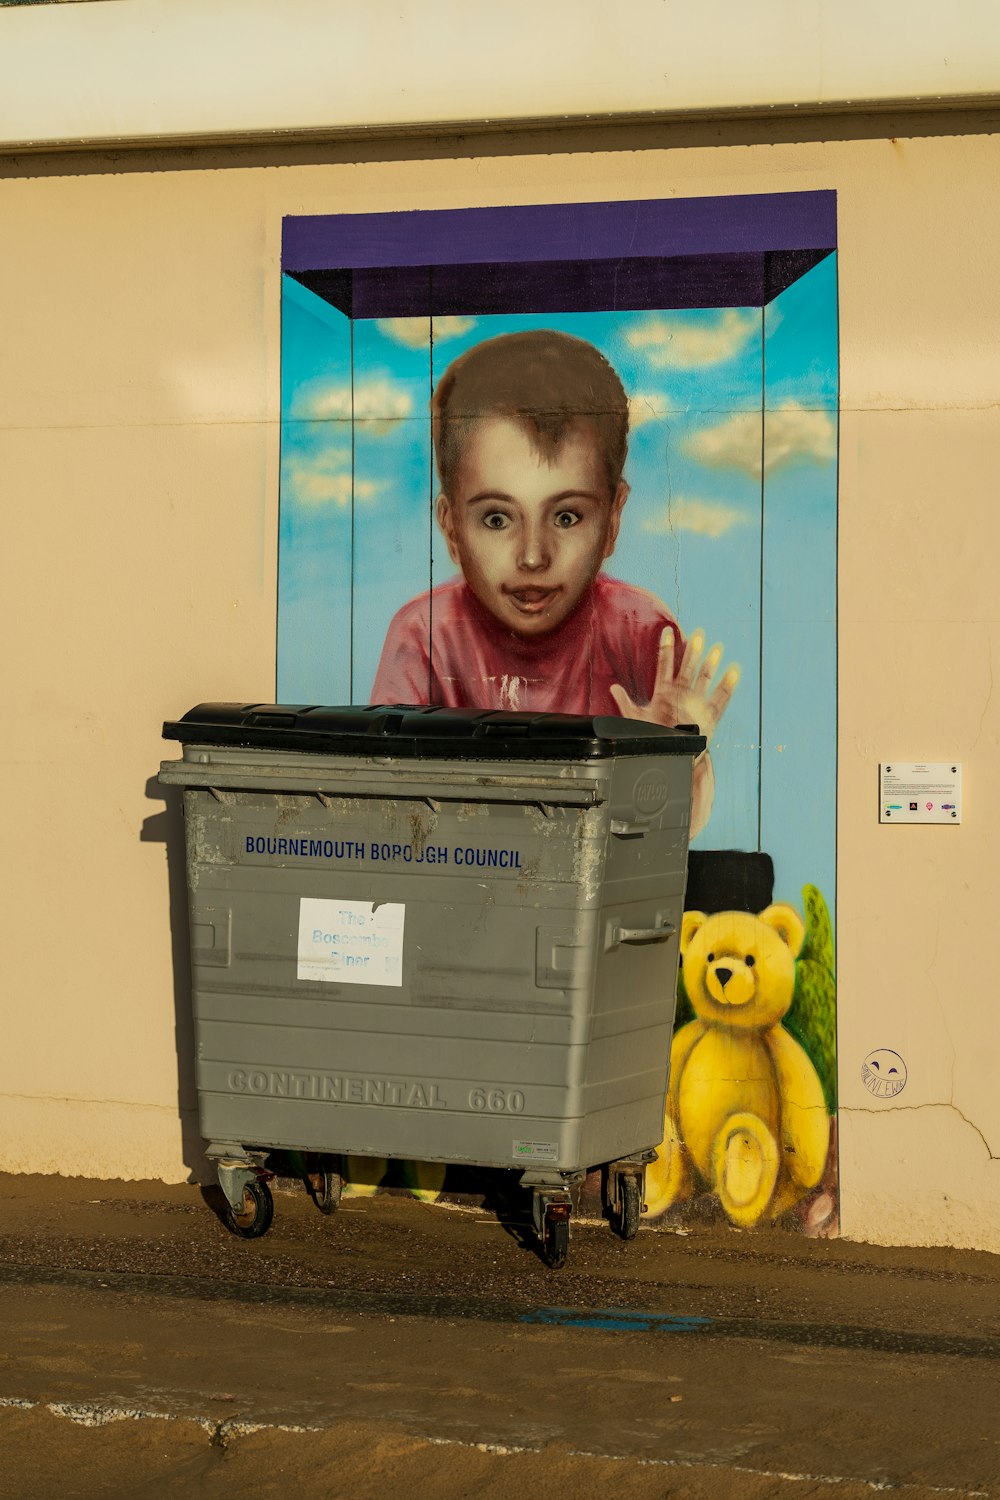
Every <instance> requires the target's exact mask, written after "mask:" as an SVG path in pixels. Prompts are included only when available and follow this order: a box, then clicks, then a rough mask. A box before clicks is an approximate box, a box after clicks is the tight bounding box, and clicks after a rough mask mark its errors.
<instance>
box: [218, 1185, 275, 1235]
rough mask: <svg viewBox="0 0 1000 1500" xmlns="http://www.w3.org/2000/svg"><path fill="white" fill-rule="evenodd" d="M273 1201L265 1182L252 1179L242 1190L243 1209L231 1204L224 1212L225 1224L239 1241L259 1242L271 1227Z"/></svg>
mask: <svg viewBox="0 0 1000 1500" xmlns="http://www.w3.org/2000/svg"><path fill="white" fill-rule="evenodd" d="M273 1218H274V1199H273V1198H272V1197H271V1189H270V1188H269V1187H268V1185H267V1183H266V1182H261V1181H260V1179H259V1178H257V1177H254V1178H253V1179H252V1180H251V1181H250V1182H248V1183H247V1184H246V1186H245V1187H244V1189H243V1207H242V1208H241V1209H239V1210H237V1209H235V1208H233V1206H232V1204H230V1205H229V1207H228V1208H227V1210H226V1223H227V1224H228V1226H229V1228H230V1229H231V1230H232V1232H233V1234H237V1235H239V1237H240V1239H241V1240H259V1239H260V1237H261V1235H262V1234H266V1233H267V1231H268V1230H269V1229H270V1227H271V1220H272V1219H273Z"/></svg>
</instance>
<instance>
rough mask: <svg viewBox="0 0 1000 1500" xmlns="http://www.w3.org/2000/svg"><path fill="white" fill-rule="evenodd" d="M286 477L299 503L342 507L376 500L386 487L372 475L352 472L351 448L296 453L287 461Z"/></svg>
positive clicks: (286, 481) (284, 478) (284, 479)
mask: <svg viewBox="0 0 1000 1500" xmlns="http://www.w3.org/2000/svg"><path fill="white" fill-rule="evenodd" d="M283 481H284V485H285V487H286V488H287V489H288V490H289V491H290V493H291V495H292V496H293V497H294V499H295V500H296V502H297V503H298V504H300V505H312V506H325V505H335V506H337V507H338V508H340V509H341V510H343V509H344V508H346V507H347V506H348V505H350V503H351V497H352V495H353V497H354V499H355V500H356V501H362V502H364V501H366V500H374V499H375V497H376V495H378V494H380V493H381V491H382V490H384V489H385V485H384V484H379V483H377V482H376V481H375V480H373V479H357V478H354V477H353V476H352V475H351V450H350V448H342V447H337V448H333V447H326V448H321V449H319V450H318V451H317V452H315V453H311V454H302V453H300V454H296V455H295V456H294V457H291V458H288V459H286V461H285V464H284V473H283Z"/></svg>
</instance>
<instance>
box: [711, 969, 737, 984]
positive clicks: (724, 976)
mask: <svg viewBox="0 0 1000 1500" xmlns="http://www.w3.org/2000/svg"><path fill="white" fill-rule="evenodd" d="M715 977H716V979H717V980H718V981H719V983H720V984H721V985H722V988H723V989H725V988H726V985H727V984H728V983H729V981H730V980H731V979H732V977H733V971H732V969H716V971H715Z"/></svg>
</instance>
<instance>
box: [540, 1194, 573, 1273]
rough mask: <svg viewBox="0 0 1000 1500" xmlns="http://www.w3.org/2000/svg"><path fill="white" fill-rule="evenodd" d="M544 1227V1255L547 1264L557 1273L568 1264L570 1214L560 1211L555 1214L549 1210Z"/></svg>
mask: <svg viewBox="0 0 1000 1500" xmlns="http://www.w3.org/2000/svg"><path fill="white" fill-rule="evenodd" d="M544 1226H545V1227H544V1229H543V1231H542V1255H543V1257H544V1259H545V1264H546V1265H547V1266H551V1267H552V1269H553V1270H554V1271H555V1270H558V1268H559V1267H560V1266H564V1265H565V1264H566V1256H567V1255H568V1254H569V1214H568V1213H566V1212H565V1211H563V1212H562V1213H560V1212H559V1211H558V1210H557V1211H556V1212H555V1213H553V1211H552V1209H551V1208H547V1209H546V1210H545V1220H544Z"/></svg>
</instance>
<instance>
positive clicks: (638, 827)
mask: <svg viewBox="0 0 1000 1500" xmlns="http://www.w3.org/2000/svg"><path fill="white" fill-rule="evenodd" d="M648 830H649V824H648V823H630V822H629V821H628V819H627V818H612V819H611V832H612V833H613V834H614V836H615V838H616V839H641V838H642V836H643V834H644V833H647V832H648Z"/></svg>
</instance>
